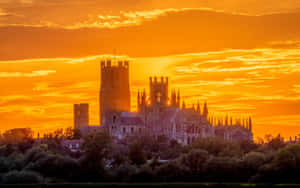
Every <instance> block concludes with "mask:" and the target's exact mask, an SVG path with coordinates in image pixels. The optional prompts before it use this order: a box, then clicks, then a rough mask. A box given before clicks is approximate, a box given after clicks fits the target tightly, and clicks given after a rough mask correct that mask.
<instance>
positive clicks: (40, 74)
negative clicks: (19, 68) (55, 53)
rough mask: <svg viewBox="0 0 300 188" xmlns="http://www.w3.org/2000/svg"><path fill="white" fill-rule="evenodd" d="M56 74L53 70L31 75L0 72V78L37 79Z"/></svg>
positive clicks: (36, 72)
mask: <svg viewBox="0 0 300 188" xmlns="http://www.w3.org/2000/svg"><path fill="white" fill-rule="evenodd" d="M53 73H56V71H55V70H38V71H32V72H31V73H23V72H0V77H2V78H9V77H37V76H47V75H49V74H53Z"/></svg>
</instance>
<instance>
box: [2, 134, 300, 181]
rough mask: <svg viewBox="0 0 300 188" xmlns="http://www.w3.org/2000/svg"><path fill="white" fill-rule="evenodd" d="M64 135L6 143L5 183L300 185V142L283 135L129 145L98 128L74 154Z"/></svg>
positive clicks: (144, 140)
mask: <svg viewBox="0 0 300 188" xmlns="http://www.w3.org/2000/svg"><path fill="white" fill-rule="evenodd" d="M73 133H74V134H77V133H76V131H74V132H73ZM64 137H65V135H63V134H60V133H59V134H54V135H52V136H46V137H43V138H41V139H39V140H38V141H37V140H36V139H33V138H30V137H27V136H26V137H23V138H24V139H23V140H21V141H20V140H19V139H18V142H15V143H8V142H7V141H6V142H3V141H2V142H1V146H0V177H1V178H0V183H2V184H11V183H66V182H74V183H76V182H98V183H99V182H222V183H223V182H253V183H300V179H299V178H298V176H299V172H300V145H299V144H290V145H287V144H285V143H284V142H283V139H282V138H281V137H280V136H277V137H274V138H273V137H272V138H270V137H269V140H268V142H265V143H260V144H256V143H252V142H250V141H241V142H229V141H225V140H223V139H221V138H201V139H198V140H196V141H195V142H194V143H193V144H191V145H188V146H182V145H180V144H179V143H177V142H176V141H175V140H168V139H167V138H166V137H164V136H159V137H157V138H153V137H149V136H142V137H141V138H139V139H137V137H135V138H129V139H128V140H127V141H126V142H124V143H129V144H128V145H127V144H122V143H115V142H114V141H113V140H112V139H111V137H110V136H109V134H107V133H106V132H96V133H93V134H90V135H87V136H85V137H84V138H83V140H84V141H83V144H82V145H81V150H80V151H78V152H75V153H74V152H71V151H69V149H68V148H64V147H63V146H62V144H61V142H62V140H63V138H64ZM71 137H72V134H71Z"/></svg>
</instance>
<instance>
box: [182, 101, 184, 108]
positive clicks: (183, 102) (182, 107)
mask: <svg viewBox="0 0 300 188" xmlns="http://www.w3.org/2000/svg"><path fill="white" fill-rule="evenodd" d="M182 109H185V102H184V100H183V101H182Z"/></svg>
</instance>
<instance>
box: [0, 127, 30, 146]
mask: <svg viewBox="0 0 300 188" xmlns="http://www.w3.org/2000/svg"><path fill="white" fill-rule="evenodd" d="M32 139H33V131H32V130H31V129H30V128H16V129H10V130H7V131H5V132H4V133H3V135H2V141H3V143H5V144H19V143H22V142H27V141H31V140H32Z"/></svg>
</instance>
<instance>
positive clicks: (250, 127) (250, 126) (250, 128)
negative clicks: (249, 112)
mask: <svg viewBox="0 0 300 188" xmlns="http://www.w3.org/2000/svg"><path fill="white" fill-rule="evenodd" d="M249 131H252V120H251V117H249Z"/></svg>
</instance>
